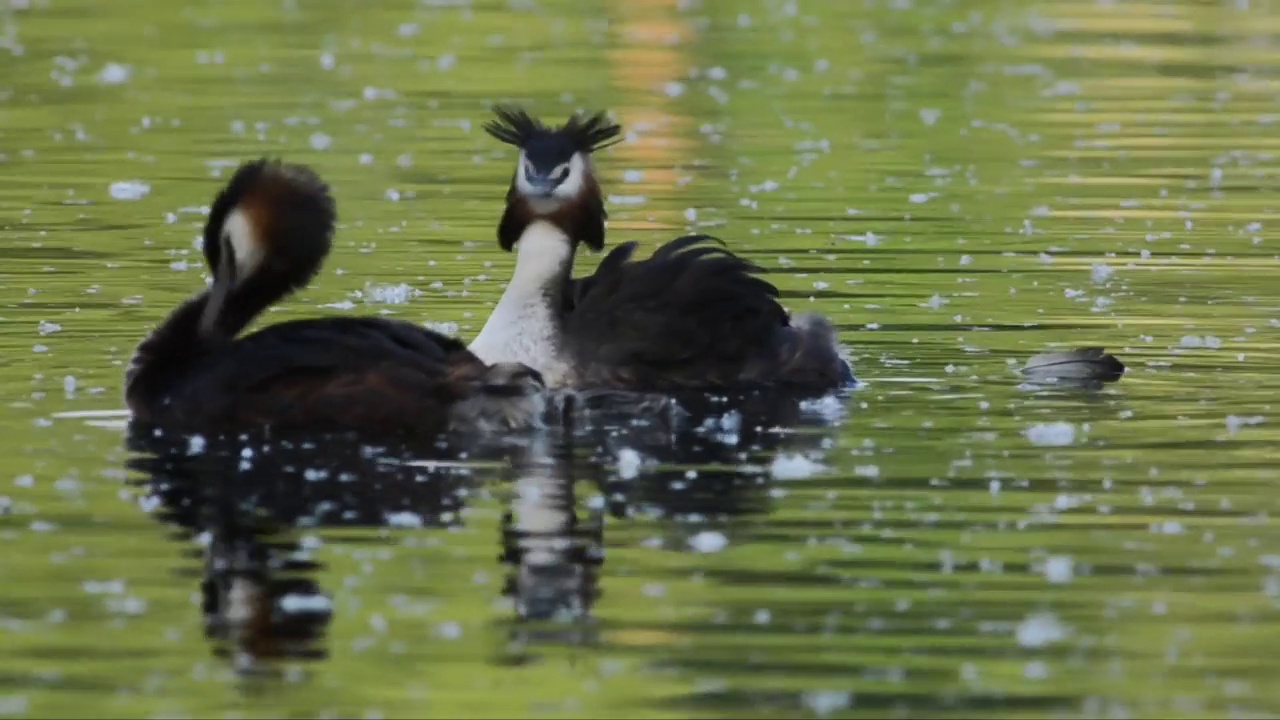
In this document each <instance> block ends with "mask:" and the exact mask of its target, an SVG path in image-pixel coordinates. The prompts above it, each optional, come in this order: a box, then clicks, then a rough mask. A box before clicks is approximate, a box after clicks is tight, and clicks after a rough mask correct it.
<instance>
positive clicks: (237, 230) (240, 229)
mask: <svg viewBox="0 0 1280 720" xmlns="http://www.w3.org/2000/svg"><path fill="white" fill-rule="evenodd" d="M222 237H223V238H224V239H225V242H226V243H227V245H229V246H230V249H231V254H232V256H233V257H234V258H235V261H236V278H237V279H238V280H244V279H245V278H247V277H249V276H250V275H252V274H253V272H254V271H255V270H257V269H258V266H259V265H261V264H262V259H263V255H264V254H265V253H264V251H263V247H262V243H261V238H259V237H258V229H257V228H255V227H254V226H253V223H252V222H250V220H249V215H248V214H247V213H245V212H244V211H242V210H240V209H239V208H236V209H235V210H232V211H231V214H230V215H228V216H227V220H226V222H224V223H223V224H222Z"/></svg>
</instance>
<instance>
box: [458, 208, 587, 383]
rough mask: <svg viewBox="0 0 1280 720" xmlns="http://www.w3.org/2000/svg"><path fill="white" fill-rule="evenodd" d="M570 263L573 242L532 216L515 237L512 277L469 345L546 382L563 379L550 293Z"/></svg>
mask: <svg viewBox="0 0 1280 720" xmlns="http://www.w3.org/2000/svg"><path fill="white" fill-rule="evenodd" d="M572 263H573V244H572V242H571V241H570V240H569V236H568V235H566V234H565V233H564V231H563V230H561V229H560V228H558V227H556V226H555V225H554V224H552V223H550V222H547V221H545V220H535V221H533V222H532V223H530V225H529V227H527V228H525V231H524V233H523V234H521V235H520V240H518V241H517V242H516V269H515V272H514V273H512V275H511V282H509V283H507V289H506V290H505V291H504V292H503V293H502V297H501V298H500V299H499V300H498V305H497V307H495V308H494V309H493V314H492V315H490V316H489V319H488V320H487V321H485V324H484V327H483V328H482V329H481V330H480V334H479V335H477V336H476V339H475V340H473V341H472V342H471V346H470V350H471V352H473V353H475V354H476V356H477V357H479V358H480V359H481V360H483V361H484V362H486V363H489V364H493V363H498V362H521V363H524V364H526V365H528V366H530V367H532V368H534V369H536V370H537V371H538V372H540V373H542V374H543V376H544V379H545V380H546V381H547V383H548V384H549V385H552V386H559V385H562V384H564V383H566V382H567V381H568V377H567V376H568V373H569V368H568V365H567V362H566V361H565V359H564V358H563V356H562V355H561V352H560V350H559V348H560V342H559V337H558V335H559V325H558V323H557V318H556V317H555V312H556V309H555V308H554V307H552V297H551V293H554V292H558V288H555V287H554V285H555V284H556V283H558V282H560V281H561V280H562V278H563V277H564V275H565V273H567V272H568V271H569V266H570V265H571V264H572Z"/></svg>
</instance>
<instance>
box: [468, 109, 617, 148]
mask: <svg viewBox="0 0 1280 720" xmlns="http://www.w3.org/2000/svg"><path fill="white" fill-rule="evenodd" d="M493 114H494V115H496V116H497V117H496V118H494V119H492V120H490V121H488V122H486V123H485V124H484V131H485V132H487V133H489V134H490V135H492V136H493V137H494V138H495V139H496V140H498V141H499V142H504V143H506V144H508V145H514V146H516V147H519V148H522V147H525V146H527V145H528V144H529V143H530V142H531V141H533V140H535V139H537V138H538V137H547V136H552V135H559V136H561V137H563V138H565V139H567V140H568V141H569V142H571V143H572V144H573V147H574V149H575V150H577V151H578V152H581V153H593V152H595V151H597V150H602V149H604V148H607V147H609V146H610V145H614V144H617V143H618V142H621V137H620V136H621V135H622V126H620V125H618V124H617V123H616V122H614V121H612V120H610V119H609V117H608V115H606V114H605V113H604V111H600V112H597V113H595V114H594V115H589V116H583V115H581V114H575V115H573V116H571V117H570V118H569V119H568V121H566V122H565V124H564V125H562V126H560V127H558V128H551V127H548V126H546V125H544V124H543V123H542V121H540V120H537V119H535V118H534V117H532V116H531V115H529V113H528V112H526V111H525V110H524V109H523V108H519V107H514V106H509V105H495V106H494V107H493Z"/></svg>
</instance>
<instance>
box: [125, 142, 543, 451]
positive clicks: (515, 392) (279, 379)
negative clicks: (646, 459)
mask: <svg viewBox="0 0 1280 720" xmlns="http://www.w3.org/2000/svg"><path fill="white" fill-rule="evenodd" d="M334 219H335V213H334V203H333V200H332V198H331V197H330V195H329V191H328V188H327V186H326V185H325V184H324V183H323V182H322V181H321V180H320V179H319V178H318V177H317V176H316V175H315V174H314V173H312V172H311V171H310V170H308V169H306V168H303V167H300V166H296V165H286V164H282V163H279V162H271V161H267V160H260V161H257V162H252V163H247V164H245V165H243V166H241V167H240V168H239V169H238V170H237V171H236V173H235V175H234V176H233V177H232V179H231V181H230V182H229V183H228V184H227V186H226V188H225V189H224V190H223V191H222V192H221V193H219V195H218V197H217V198H216V199H215V200H214V203H213V206H212V209H211V211H210V215H209V220H208V223H207V224H206V226H205V232H204V254H205V257H206V259H207V261H208V262H209V266H210V269H211V271H212V273H213V276H214V279H213V283H212V285H211V286H210V288H209V289H208V290H205V291H202V292H200V293H199V294H197V295H196V296H195V297H193V298H192V299H190V300H188V301H186V302H184V303H183V304H182V305H180V306H179V307H178V308H177V309H175V310H174V311H173V313H171V314H170V316H169V317H168V318H167V319H166V320H165V321H164V322H163V323H161V325H160V326H159V327H157V328H156V330H155V331H154V332H152V333H151V335H150V336H149V337H148V338H146V339H145V340H143V342H142V343H141V344H140V345H139V346H138V349H137V351H136V353H135V355H134V358H133V361H132V363H131V365H130V367H129V369H128V371H127V373H126V378H125V398H126V401H127V403H128V405H129V408H130V410H132V411H133V413H134V416H135V419H137V420H140V421H143V422H148V423H153V424H155V425H160V426H163V427H168V428H173V429H179V430H186V431H199V432H216V431H235V430H242V429H249V428H255V427H261V426H269V427H279V428H282V429H308V428H314V429H317V430H320V429H325V430H328V429H350V430H361V431H369V432H374V433H381V434H396V435H415V436H432V435H436V434H438V433H441V432H444V431H447V430H452V429H466V430H475V429H487V428H489V427H517V426H521V425H526V424H528V423H530V422H534V421H535V419H536V418H538V417H540V414H541V409H542V390H543V383H542V380H541V377H540V376H539V375H538V373H537V372H536V371H534V370H532V369H530V368H528V367H525V366H522V365H494V366H490V365H488V364H486V363H484V362H482V361H481V360H479V359H478V358H477V357H475V355H473V354H472V353H471V352H469V351H468V350H467V349H466V347H465V346H464V345H463V344H462V343H461V342H459V341H457V340H455V339H453V338H449V337H446V336H444V335H441V334H439V333H435V332H431V331H429V330H426V329H424V328H421V327H418V326H417V325H413V324H411V323H407V322H400V321H393V320H385V319H378V318H325V319H309V320H296V321H291V322H284V323H279V324H276V325H272V326H269V327H267V328H265V329H262V330H259V331H257V332H255V333H252V334H250V335H248V336H245V337H242V338H239V339H237V338H236V336H237V335H238V334H239V333H240V331H241V330H243V329H244V327H245V326H246V325H247V324H248V323H249V322H250V321H252V320H253V318H254V317H256V316H257V315H258V314H259V313H261V312H262V311H263V310H265V309H266V308H267V307H268V306H269V305H271V304H272V303H274V302H277V301H278V300H280V299H281V298H283V297H285V296H286V295H288V294H290V293H291V292H293V291H294V290H296V289H298V288H300V287H302V286H304V285H305V284H306V283H307V282H308V281H309V280H310V279H311V278H312V277H314V275H315V274H316V272H317V271H318V270H319V268H320V265H321V263H322V262H323V260H324V258H325V256H326V255H327V254H328V251H329V249H330V247H331V244H332V240H331V238H332V234H333V224H334Z"/></svg>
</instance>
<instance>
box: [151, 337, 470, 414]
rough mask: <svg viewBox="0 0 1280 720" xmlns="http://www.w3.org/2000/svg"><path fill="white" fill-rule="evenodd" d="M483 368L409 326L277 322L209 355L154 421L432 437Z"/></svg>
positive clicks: (457, 348) (456, 347) (456, 346)
mask: <svg viewBox="0 0 1280 720" xmlns="http://www.w3.org/2000/svg"><path fill="white" fill-rule="evenodd" d="M485 371H486V366H485V365H484V364H483V363H481V362H480V361H479V360H478V359H477V358H476V357H475V356H474V355H472V354H471V353H470V352H468V351H467V349H466V347H465V346H464V345H462V343H461V342H459V341H457V340H455V339H453V338H449V337H446V336H444V335H440V334H438V333H434V332H431V331H429V330H426V329H424V328H420V327H418V326H416V325H412V324H410V323H404V322H397V321H388V320H382V319H376V318H332V319H315V320H299V321H294V322H287V323H281V324H278V325H273V326H270V327H267V328H265V329H263V330H260V331H258V332H256V333H253V334H252V335H249V336H247V337H244V338H242V339H240V340H237V341H235V342H233V343H230V344H228V345H227V346H225V347H224V348H222V349H221V350H219V351H217V352H213V353H211V354H210V355H209V356H208V357H207V358H206V359H205V360H204V361H203V362H201V363H199V364H198V365H196V366H195V367H194V368H193V369H192V371H191V372H190V374H189V375H188V376H187V378H186V379H185V381H184V382H182V383H181V384H180V385H179V387H176V388H175V389H174V390H173V391H172V392H171V393H170V395H169V402H168V404H167V405H165V406H163V408H162V410H163V413H162V414H161V416H160V417H157V418H153V420H154V421H156V422H160V423H164V424H170V425H174V426H177V427H182V428H188V429H196V430H201V431H211V430H235V429H239V428H247V427H257V426H262V425H270V426H273V427H280V428H306V429H317V430H319V429H339V430H340V429H356V430H366V431H371V432H376V433H381V434H412V435H420V436H425V435H433V434H436V433H439V432H441V431H443V430H444V429H445V428H446V425H447V420H448V416H449V409H450V407H451V406H452V405H453V404H454V403H456V402H457V401H459V400H461V399H463V398H465V397H467V396H468V395H469V394H470V393H472V392H473V391H474V390H475V388H476V387H477V384H478V383H479V382H480V381H481V379H482V378H483V376H484V373H485Z"/></svg>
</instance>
